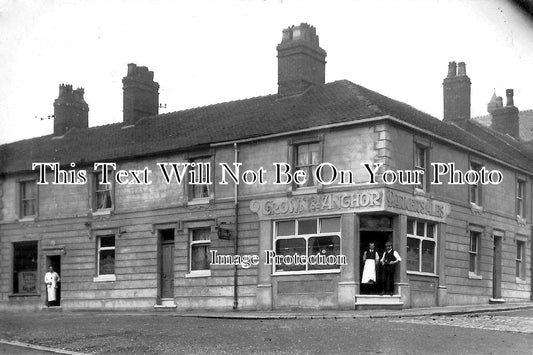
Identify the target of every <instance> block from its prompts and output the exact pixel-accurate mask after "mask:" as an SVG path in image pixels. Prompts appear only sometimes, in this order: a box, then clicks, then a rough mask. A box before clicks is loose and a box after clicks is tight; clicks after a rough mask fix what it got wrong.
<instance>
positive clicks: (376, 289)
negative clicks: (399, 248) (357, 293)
mask: <svg viewBox="0 0 533 355" xmlns="http://www.w3.org/2000/svg"><path fill="white" fill-rule="evenodd" d="M360 238H361V239H360V255H359V260H360V262H361V275H360V276H361V280H362V276H363V272H364V266H365V262H364V261H363V254H364V252H365V251H366V250H368V248H369V245H370V243H374V246H375V250H376V252H377V253H378V258H381V256H383V253H384V252H385V243H386V242H388V241H392V231H367V230H362V231H361V232H360ZM380 271H381V268H380V265H379V264H378V265H376V282H373V283H372V282H370V283H361V294H367V295H374V294H379V293H381V291H382V290H381V282H380V281H381V277H380V276H381V275H380Z"/></svg>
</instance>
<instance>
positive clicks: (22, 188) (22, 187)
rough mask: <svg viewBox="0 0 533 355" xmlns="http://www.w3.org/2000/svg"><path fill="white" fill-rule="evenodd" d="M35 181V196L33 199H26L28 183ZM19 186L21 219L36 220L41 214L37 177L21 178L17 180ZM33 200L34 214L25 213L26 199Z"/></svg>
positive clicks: (18, 207) (19, 217) (19, 215)
mask: <svg viewBox="0 0 533 355" xmlns="http://www.w3.org/2000/svg"><path fill="white" fill-rule="evenodd" d="M29 183H33V184H34V185H35V196H34V197H33V198H32V199H24V196H23V194H24V191H25V186H26V184H29ZM17 186H18V198H17V204H18V206H17V215H18V219H19V220H23V221H24V220H34V219H35V218H37V216H38V215H39V184H37V179H35V178H28V179H20V180H18V181H17ZM28 200H33V201H34V209H35V213H34V214H32V215H25V214H24V201H28Z"/></svg>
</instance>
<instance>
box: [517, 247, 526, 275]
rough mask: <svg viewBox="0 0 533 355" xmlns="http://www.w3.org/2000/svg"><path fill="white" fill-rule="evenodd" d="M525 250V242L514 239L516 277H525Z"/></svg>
mask: <svg viewBox="0 0 533 355" xmlns="http://www.w3.org/2000/svg"><path fill="white" fill-rule="evenodd" d="M525 252H526V243H525V242H523V241H520V240H517V241H516V277H517V278H519V279H525V278H526V268H525V263H524V260H525V256H526V255H525Z"/></svg>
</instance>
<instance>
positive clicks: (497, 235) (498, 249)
mask: <svg viewBox="0 0 533 355" xmlns="http://www.w3.org/2000/svg"><path fill="white" fill-rule="evenodd" d="M492 237H493V240H492V251H493V254H492V298H493V299H497V300H500V299H501V298H502V241H503V238H504V232H501V231H496V230H495V231H494V232H493V235H492Z"/></svg>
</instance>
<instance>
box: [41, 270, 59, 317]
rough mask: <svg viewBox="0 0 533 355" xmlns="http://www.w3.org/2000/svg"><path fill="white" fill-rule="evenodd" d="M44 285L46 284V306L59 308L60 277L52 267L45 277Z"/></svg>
mask: <svg viewBox="0 0 533 355" xmlns="http://www.w3.org/2000/svg"><path fill="white" fill-rule="evenodd" d="M44 283H45V284H46V301H47V302H46V305H47V306H48V307H50V306H57V305H58V304H57V287H58V283H59V275H58V274H57V272H55V271H54V268H53V267H52V266H51V265H50V266H49V267H48V272H47V273H46V275H44Z"/></svg>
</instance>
